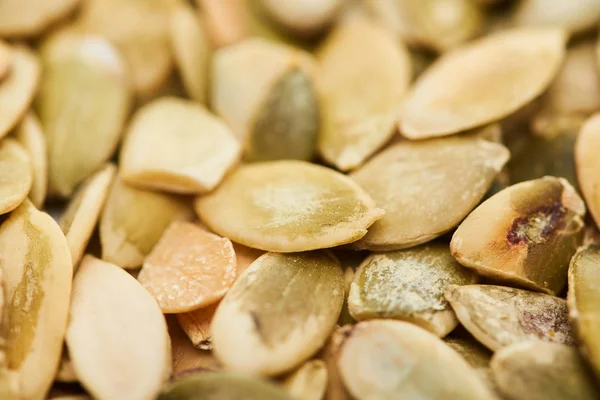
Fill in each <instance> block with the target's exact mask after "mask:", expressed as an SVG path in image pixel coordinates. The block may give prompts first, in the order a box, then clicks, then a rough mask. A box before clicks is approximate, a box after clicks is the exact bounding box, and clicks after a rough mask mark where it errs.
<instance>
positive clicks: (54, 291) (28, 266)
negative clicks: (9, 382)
mask: <svg viewBox="0 0 600 400" xmlns="http://www.w3.org/2000/svg"><path fill="white" fill-rule="evenodd" d="M3 143H6V140H5V141H3ZM0 253H1V254H2V270H3V274H4V279H5V285H4V289H5V299H6V306H5V309H4V316H3V321H2V329H1V331H2V337H3V339H4V340H5V342H4V343H3V344H4V346H3V347H4V349H5V351H6V365H7V367H8V370H9V371H10V372H11V373H14V374H15V378H16V380H17V381H18V393H17V394H18V395H19V397H18V398H19V399H24V400H37V399H43V398H45V397H46V394H47V393H48V391H49V390H50V386H51V385H52V381H53V380H54V376H55V375H56V369H57V368H58V363H59V360H60V354H61V351H62V346H63V339H64V335H65V330H66V328H67V317H68V313H69V298H70V296H71V279H72V274H73V267H72V263H71V256H70V254H69V246H68V244H67V241H66V240H65V237H64V235H63V234H62V232H61V231H60V228H59V227H58V225H57V224H56V222H54V220H53V219H52V217H50V216H49V215H48V214H46V213H43V212H40V211H38V210H37V209H36V208H35V207H34V206H33V205H32V204H31V203H30V202H29V201H28V200H25V201H24V202H23V204H21V206H20V207H19V208H17V209H16V210H15V211H13V212H12V213H11V214H10V216H9V217H8V219H7V220H6V221H5V222H4V223H3V224H2V226H1V227H0Z"/></svg>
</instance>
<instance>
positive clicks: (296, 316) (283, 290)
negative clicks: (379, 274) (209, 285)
mask: <svg viewBox="0 0 600 400" xmlns="http://www.w3.org/2000/svg"><path fill="white" fill-rule="evenodd" d="M343 300H344V277H343V273H342V269H341V268H340V265H339V263H338V261H337V260H336V259H334V258H333V256H331V255H329V254H327V253H325V252H311V253H301V254H277V253H267V254H265V255H263V256H261V257H259V258H258V259H257V260H256V261H255V262H254V263H253V264H252V265H251V266H250V267H249V268H248V269H247V270H246V271H245V272H244V273H243V274H242V275H241V276H240V277H239V278H238V279H237V280H236V281H235V283H234V284H233V286H232V287H231V289H230V290H229V292H228V293H227V294H226V295H225V298H224V299H223V300H222V301H221V304H220V305H219V307H218V308H217V311H216V313H215V315H214V318H213V321H212V324H211V331H212V340H213V348H214V352H215V355H216V356H217V358H218V359H219V360H220V361H221V362H222V363H223V364H224V365H225V366H226V367H227V368H228V369H230V370H233V371H239V372H244V373H247V374H252V375H276V374H280V373H283V372H286V371H289V370H290V369H292V368H294V367H296V366H297V365H299V364H300V363H302V362H303V361H304V360H306V359H307V358H308V357H310V356H311V355H313V354H314V353H315V352H316V351H317V350H318V349H319V348H321V347H322V346H323V344H324V343H325V341H326V340H327V337H328V336H329V334H330V333H331V331H332V330H333V328H334V326H335V322H336V321H337V319H338V316H339V314H340V310H341V308H342V302H343Z"/></svg>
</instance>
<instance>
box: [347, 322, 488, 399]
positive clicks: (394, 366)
mask: <svg viewBox="0 0 600 400" xmlns="http://www.w3.org/2000/svg"><path fill="white" fill-rule="evenodd" d="M338 367H339V369H340V372H341V374H342V378H343V380H344V383H345V384H346V387H347V388H348V389H349V390H350V392H351V393H352V395H353V396H354V397H356V398H357V399H405V398H428V399H445V398H448V397H447V396H448V395H449V394H450V393H451V394H452V396H453V397H454V396H455V398H460V399H494V398H495V396H494V394H493V393H492V392H491V391H490V390H489V389H488V388H487V387H486V385H485V384H484V382H483V381H482V380H481V379H480V378H479V376H478V375H477V373H476V372H475V370H474V369H473V368H471V366H469V364H467V362H466V361H465V360H464V359H463V358H462V357H461V356H460V355H459V354H458V353H456V352H455V351H454V350H452V349H451V348H450V347H449V346H447V345H446V344H444V342H442V341H441V340H440V339H438V338H437V337H436V336H434V335H433V334H431V333H429V332H427V331H426V330H424V329H422V328H419V327H417V326H415V325H412V324H409V323H406V322H402V321H393V320H372V321H363V322H359V323H358V324H357V325H355V326H354V328H353V329H352V330H351V331H350V333H349V336H348V338H347V339H346V340H345V342H344V344H342V348H341V352H340V356H339V359H338Z"/></svg>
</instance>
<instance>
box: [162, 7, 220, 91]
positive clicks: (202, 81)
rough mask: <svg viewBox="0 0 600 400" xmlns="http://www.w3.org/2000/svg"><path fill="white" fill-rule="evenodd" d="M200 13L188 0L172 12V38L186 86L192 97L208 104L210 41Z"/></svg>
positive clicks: (180, 73)
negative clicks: (187, 2) (201, 21)
mask: <svg viewBox="0 0 600 400" xmlns="http://www.w3.org/2000/svg"><path fill="white" fill-rule="evenodd" d="M199 17H200V16H199V15H198V13H197V12H196V10H194V9H193V8H192V7H191V6H189V5H187V4H186V3H183V2H182V3H181V4H178V6H177V7H175V8H174V9H173V11H172V12H171V20H170V24H169V26H170V30H169V32H170V38H171V47H172V48H173V55H174V57H175V62H176V64H177V69H178V70H179V75H180V76H181V80H182V82H183V86H184V87H185V90H186V92H187V94H188V95H189V97H190V98H192V99H193V100H195V101H197V102H199V103H206V96H207V94H208V91H207V86H208V63H209V58H210V44H209V42H208V37H207V35H206V32H205V30H204V26H203V25H202V24H201V23H200V18H199Z"/></svg>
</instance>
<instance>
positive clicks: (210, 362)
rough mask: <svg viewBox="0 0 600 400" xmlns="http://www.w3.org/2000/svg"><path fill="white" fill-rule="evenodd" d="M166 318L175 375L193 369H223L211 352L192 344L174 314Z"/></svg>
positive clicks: (190, 371) (186, 372)
mask: <svg viewBox="0 0 600 400" xmlns="http://www.w3.org/2000/svg"><path fill="white" fill-rule="evenodd" d="M166 319H167V326H168V327H169V337H170V338H171V353H172V360H173V362H172V365H173V376H178V375H183V374H189V373H192V372H193V371H218V370H220V369H221V365H220V364H219V362H218V361H217V359H216V358H215V357H214V355H213V354H212V353H211V352H209V351H204V350H199V349H197V348H196V347H194V346H193V345H192V342H190V339H188V337H187V336H186V334H185V332H183V331H182V330H181V327H180V326H179V324H178V323H177V320H176V319H175V318H174V316H172V315H167V316H166Z"/></svg>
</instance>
